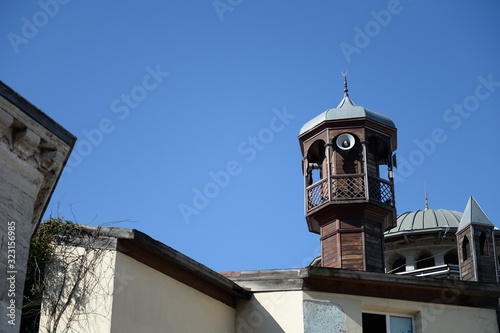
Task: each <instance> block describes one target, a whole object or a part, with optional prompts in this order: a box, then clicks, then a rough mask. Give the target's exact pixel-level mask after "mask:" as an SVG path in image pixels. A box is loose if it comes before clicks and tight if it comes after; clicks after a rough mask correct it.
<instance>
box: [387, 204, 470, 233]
mask: <svg viewBox="0 0 500 333" xmlns="http://www.w3.org/2000/svg"><path fill="white" fill-rule="evenodd" d="M461 218H462V213H461V212H457V211H454V210H446V209H435V210H434V209H426V210H417V211H414V212H406V213H403V214H400V215H399V216H398V219H397V225H396V227H394V228H392V229H391V230H389V231H387V232H386V233H385V237H388V236H389V237H390V236H397V235H403V234H407V233H423V232H432V231H441V230H444V231H445V232H448V231H450V232H451V231H452V232H453V233H452V234H453V235H454V234H455V232H456V230H457V228H458V226H459V224H460V219H461Z"/></svg>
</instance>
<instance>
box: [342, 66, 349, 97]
mask: <svg viewBox="0 0 500 333" xmlns="http://www.w3.org/2000/svg"><path fill="white" fill-rule="evenodd" d="M347 73H349V71H345V73H344V72H342V76H343V77H344V97H349V89H347Z"/></svg>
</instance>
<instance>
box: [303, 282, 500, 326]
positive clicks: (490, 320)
mask: <svg viewBox="0 0 500 333" xmlns="http://www.w3.org/2000/svg"><path fill="white" fill-rule="evenodd" d="M443 297H444V299H442V300H435V301H434V302H430V303H423V302H410V301H402V300H392V299H384V298H373V297H360V296H348V295H339V294H329V293H321V292H306V293H304V300H308V301H319V302H327V303H331V304H335V305H337V306H338V307H339V308H341V309H342V310H343V312H344V314H345V317H344V318H345V328H346V329H347V331H348V332H356V333H358V332H359V333H361V332H362V312H375V313H383V314H393V315H398V314H400V315H411V316H412V317H413V323H414V329H415V331H416V332H421V333H431V332H491V333H498V325H497V321H496V313H495V310H492V309H479V308H472V307H462V306H452V305H446V304H445V303H446V299H447V298H449V297H453V293H451V292H450V293H445V294H443ZM339 318H340V316H339ZM339 321H340V320H339ZM315 332H321V331H315ZM325 332H326V331H325Z"/></svg>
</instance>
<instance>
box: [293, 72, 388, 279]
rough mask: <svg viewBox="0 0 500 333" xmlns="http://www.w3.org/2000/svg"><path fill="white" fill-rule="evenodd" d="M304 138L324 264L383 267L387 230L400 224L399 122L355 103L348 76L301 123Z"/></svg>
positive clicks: (309, 213) (310, 211)
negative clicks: (337, 94) (335, 101)
mask: <svg viewBox="0 0 500 333" xmlns="http://www.w3.org/2000/svg"><path fill="white" fill-rule="evenodd" d="M343 75H344V74H343ZM299 143H300V148H301V151H302V156H303V173H304V188H305V191H304V194H305V215H306V221H307V225H308V227H309V231H311V232H314V233H318V234H320V239H321V265H322V266H324V267H334V268H345V269H354V270H363V271H373V272H384V252H383V251H384V231H385V230H387V229H390V228H392V227H394V226H395V223H396V207H395V196H394V180H393V161H395V159H394V155H393V152H394V151H395V150H396V147H397V142H396V127H395V125H394V123H393V122H392V120H391V119H389V118H388V117H386V116H383V115H381V114H378V113H376V112H374V111H371V110H368V109H365V108H364V107H361V106H357V105H356V104H354V103H353V102H352V100H351V99H350V98H349V94H348V89H347V78H346V75H344V98H343V99H342V100H341V101H340V103H339V105H338V106H337V107H336V108H332V109H328V110H326V111H325V112H323V113H322V114H320V115H318V116H317V117H315V118H313V119H312V120H310V121H309V122H307V123H306V124H305V125H304V126H302V128H301V131H300V134H299ZM384 169H385V172H382V170H384Z"/></svg>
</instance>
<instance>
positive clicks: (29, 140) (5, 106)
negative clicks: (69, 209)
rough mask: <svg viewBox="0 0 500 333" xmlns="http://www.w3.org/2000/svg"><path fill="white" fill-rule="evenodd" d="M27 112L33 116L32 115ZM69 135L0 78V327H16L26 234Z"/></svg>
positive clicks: (34, 222) (61, 161)
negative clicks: (62, 137) (56, 133)
mask: <svg viewBox="0 0 500 333" xmlns="http://www.w3.org/2000/svg"><path fill="white" fill-rule="evenodd" d="M28 109H29V110H28ZM33 116H37V117H38V120H35V119H34V118H33ZM40 121H43V123H40ZM45 125H47V126H49V127H51V128H52V129H57V130H59V131H60V133H62V134H63V135H62V136H65V138H66V139H68V141H64V140H62V139H60V138H59V137H57V136H56V135H54V134H53V133H52V132H51V131H50V130H48V129H47V128H46V127H45ZM74 140H75V138H74V137H73V136H71V135H70V134H69V133H67V132H65V131H64V130H63V129H62V128H60V127H59V126H58V125H57V124H55V123H54V122H53V121H52V120H51V119H50V118H48V117H47V116H45V115H44V114H43V113H41V111H40V110H38V109H36V108H35V107H34V106H32V105H31V104H29V103H28V102H27V101H26V100H24V99H23V98H22V97H20V96H19V95H17V94H16V93H15V92H13V91H12V90H11V89H10V88H8V87H7V86H5V85H4V84H3V83H2V82H0V217H1V221H0V267H2V269H1V270H0V315H1V319H0V331H2V332H18V331H19V328H20V321H21V308H22V295H23V289H24V281H25V275H26V263H27V259H28V253H29V244H30V240H31V236H32V234H33V232H34V231H35V229H36V227H37V224H38V223H39V221H40V217H41V215H42V214H43V211H44V209H45V207H46V204H47V202H48V200H49V198H50V194H51V193H52V190H53V188H54V187H55V184H56V182H57V179H58V177H59V175H60V173H61V172H62V168H63V165H64V163H65V161H66V159H67V157H68V155H69V153H70V151H71V147H72V145H73V144H74Z"/></svg>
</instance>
